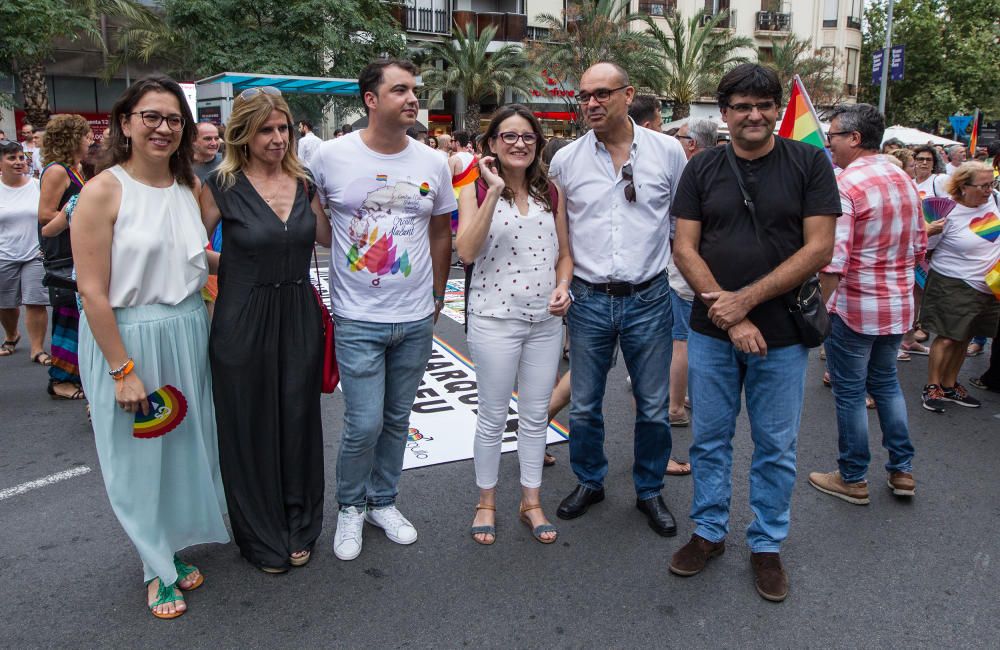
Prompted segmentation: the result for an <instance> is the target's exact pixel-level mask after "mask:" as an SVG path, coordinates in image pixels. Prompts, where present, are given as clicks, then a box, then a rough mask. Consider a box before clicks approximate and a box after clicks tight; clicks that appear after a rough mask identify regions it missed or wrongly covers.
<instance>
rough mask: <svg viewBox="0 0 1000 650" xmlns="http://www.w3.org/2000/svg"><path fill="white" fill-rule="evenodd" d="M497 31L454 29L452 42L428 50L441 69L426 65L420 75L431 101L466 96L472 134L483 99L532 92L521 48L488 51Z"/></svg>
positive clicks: (530, 79) (435, 45) (466, 124)
mask: <svg viewBox="0 0 1000 650" xmlns="http://www.w3.org/2000/svg"><path fill="white" fill-rule="evenodd" d="M496 32H497V30H496V27H494V26H492V25H491V26H489V27H487V28H486V29H484V30H483V31H482V33H481V34H479V35H478V36H477V35H476V30H475V27H473V26H472V25H471V24H469V25H465V27H464V29H463V28H458V27H456V28H455V30H454V32H453V35H452V39H453V42H443V43H435V44H433V45H432V46H431V48H430V59H431V60H435V59H436V60H440V61H441V62H443V63H444V69H438V68H435V67H432V66H427V67H425V68H424V70H423V73H422V79H423V83H424V88H426V89H427V90H428V91H429V92H430V99H431V101H436V100H438V99H440V98H441V96H442V95H444V93H446V92H461V93H462V94H463V95H464V96H465V102H466V109H465V129H466V130H467V131H470V132H472V133H478V132H479V116H480V107H481V106H482V103H483V100H486V99H491V98H497V99H500V100H502V99H503V96H504V94H505V93H507V91H513V92H518V93H521V94H524V95H527V94H528V93H529V92H530V89H531V84H532V78H533V77H532V75H531V73H530V71H529V69H528V61H527V59H525V56H524V52H523V50H522V49H521V47H520V46H517V45H512V44H507V45H504V46H502V47H501V48H500V49H498V50H497V51H495V52H488V51H487V50H488V48H489V45H490V42H491V41H492V40H493V37H494V36H495V35H496Z"/></svg>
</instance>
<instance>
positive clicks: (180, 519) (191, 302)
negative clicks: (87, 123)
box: [72, 76, 229, 618]
mask: <svg viewBox="0 0 1000 650" xmlns="http://www.w3.org/2000/svg"><path fill="white" fill-rule="evenodd" d="M194 137H195V124H194V120H193V119H192V117H191V111H190V109H189V108H188V104H187V100H186V98H185V97H184V92H183V91H182V90H181V88H180V86H179V85H178V84H177V83H176V82H175V81H173V80H172V79H169V78H167V77H163V76H152V77H147V78H145V79H143V80H141V81H138V82H136V83H134V84H133V85H132V86H130V87H129V88H128V89H127V90H126V91H125V93H124V94H123V95H122V96H121V97H120V98H119V99H118V101H117V102H115V105H114V107H113V108H112V109H111V117H110V119H109V125H108V131H107V134H106V137H105V156H106V160H104V161H103V162H102V163H101V165H100V166H99V169H103V171H101V172H100V173H99V174H98V175H97V176H96V177H94V179H93V180H91V181H90V182H89V183H87V186H86V187H85V188H84V189H83V192H81V193H80V199H79V202H78V203H77V205H76V208H75V210H74V211H73V226H72V238H73V251H74V255H75V259H76V275H77V283H78V285H79V291H80V295H81V297H82V298H83V316H82V317H81V319H80V371H81V376H82V377H83V386H84V388H86V390H87V398H88V399H89V400H90V405H91V420H92V423H93V428H94V437H95V441H96V446H97V455H98V458H99V459H100V461H101V472H102V473H103V474H104V484H105V487H106V488H107V491H108V497H109V499H110V501H111V507H112V509H113V510H114V512H115V515H116V516H117V517H118V521H119V522H121V525H122V527H123V528H124V529H125V532H126V534H127V535H128V536H129V538H130V539H131V540H132V543H133V544H134V545H135V547H136V550H137V551H138V552H139V557H140V558H141V559H142V566H143V573H144V579H145V581H146V603H147V605H148V607H149V609H150V612H151V613H152V614H153V616H155V617H157V618H176V617H178V616H180V615H181V614H183V613H184V612H185V611H186V609H187V604H186V603H185V601H184V597H183V595H182V593H181V592H182V591H190V590H192V589H196V588H198V587H199V586H200V585H201V584H202V583H203V582H204V580H205V578H204V576H203V575H202V574H201V572H200V571H199V570H198V569H197V568H196V567H194V566H191V565H190V564H186V563H185V562H183V561H182V560H181V559H180V558H179V557H178V556H177V553H178V552H179V551H181V550H182V549H185V548H187V547H189V546H193V545H196V544H205V543H208V542H228V541H229V535H228V533H227V532H226V526H225V523H224V522H223V515H224V514H225V510H226V507H225V501H224V498H223V490H222V480H221V477H220V475H219V462H218V443H217V440H216V432H215V411H214V408H213V404H212V377H211V373H210V371H209V364H208V314H207V313H206V311H205V304H204V303H203V302H202V300H201V293H200V290H201V287H202V286H203V285H204V284H205V280H206V278H207V277H208V272H209V267H210V266H214V265H215V260H210V259H209V258H208V255H207V254H206V251H205V245H206V244H207V243H208V239H207V238H206V236H205V230H204V228H203V226H202V224H201V215H200V212H199V210H198V201H197V198H196V191H197V189H198V180H197V178H196V177H195V175H194V173H193V172H192V170H191V150H192V146H193V142H194Z"/></svg>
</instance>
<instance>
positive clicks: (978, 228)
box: [969, 212, 1000, 242]
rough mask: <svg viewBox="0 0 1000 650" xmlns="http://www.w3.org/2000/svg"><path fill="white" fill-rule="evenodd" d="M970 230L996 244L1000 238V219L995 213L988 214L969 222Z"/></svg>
mask: <svg viewBox="0 0 1000 650" xmlns="http://www.w3.org/2000/svg"><path fill="white" fill-rule="evenodd" d="M969 229H970V230H972V232H974V233H976V234H977V235H979V236H980V237H982V238H983V239H985V240H986V241H989V242H995V241H996V240H997V237H1000V217H997V215H996V214H994V213H993V212H987V213H986V214H984V215H983V216H981V217H976V218H975V219H973V220H972V221H970V222H969Z"/></svg>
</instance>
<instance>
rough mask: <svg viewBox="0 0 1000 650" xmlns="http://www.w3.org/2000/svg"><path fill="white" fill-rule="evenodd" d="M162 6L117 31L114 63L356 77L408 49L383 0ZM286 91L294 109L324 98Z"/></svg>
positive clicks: (208, 1)
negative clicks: (154, 14)
mask: <svg viewBox="0 0 1000 650" xmlns="http://www.w3.org/2000/svg"><path fill="white" fill-rule="evenodd" d="M163 10H164V13H163V17H162V18H159V17H154V19H152V20H147V21H134V22H133V23H132V24H131V25H130V27H129V28H128V29H124V30H122V31H121V32H120V33H119V39H118V41H117V43H116V50H117V54H116V57H115V59H114V63H115V64H117V65H121V64H122V63H124V62H125V61H126V60H128V59H134V58H138V59H142V60H144V61H148V60H149V59H151V58H155V59H157V60H160V61H164V62H165V63H166V65H167V66H168V67H169V70H168V72H170V73H171V74H173V75H174V76H176V77H178V78H182V79H198V78H204V77H208V76H211V75H213V74H217V73H219V72H225V71H232V72H244V71H253V72H262V73H266V74H288V75H299V76H319V77H346V78H356V77H357V75H358V72H360V71H361V68H363V67H364V66H365V65H366V64H367V63H368V62H370V61H371V60H372V59H375V58H378V57H379V56H382V55H391V56H398V55H401V54H402V53H403V52H404V51H405V49H406V41H405V38H404V37H403V35H402V34H401V32H400V28H399V25H398V24H397V23H395V22H394V21H393V20H392V18H391V16H390V15H389V12H388V9H387V5H386V4H385V3H383V2H380V1H379V0H295V1H294V2H292V1H289V0H164V2H163ZM287 99H288V101H289V103H290V104H291V105H292V107H293V109H294V111H295V113H296V116H299V115H312V116H316V115H318V114H319V113H320V111H321V109H322V104H323V102H324V99H323V98H321V97H316V96H308V95H290V96H289V97H287ZM358 106H360V104H358Z"/></svg>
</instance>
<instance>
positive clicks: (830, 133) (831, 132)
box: [826, 131, 854, 141]
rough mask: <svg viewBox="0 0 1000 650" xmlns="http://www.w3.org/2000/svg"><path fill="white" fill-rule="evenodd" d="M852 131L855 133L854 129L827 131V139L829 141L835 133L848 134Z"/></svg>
mask: <svg viewBox="0 0 1000 650" xmlns="http://www.w3.org/2000/svg"><path fill="white" fill-rule="evenodd" d="M850 133H854V131H827V132H826V139H827V141H829V140H830V138H832V137H833V136H835V135H848V134H850Z"/></svg>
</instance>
